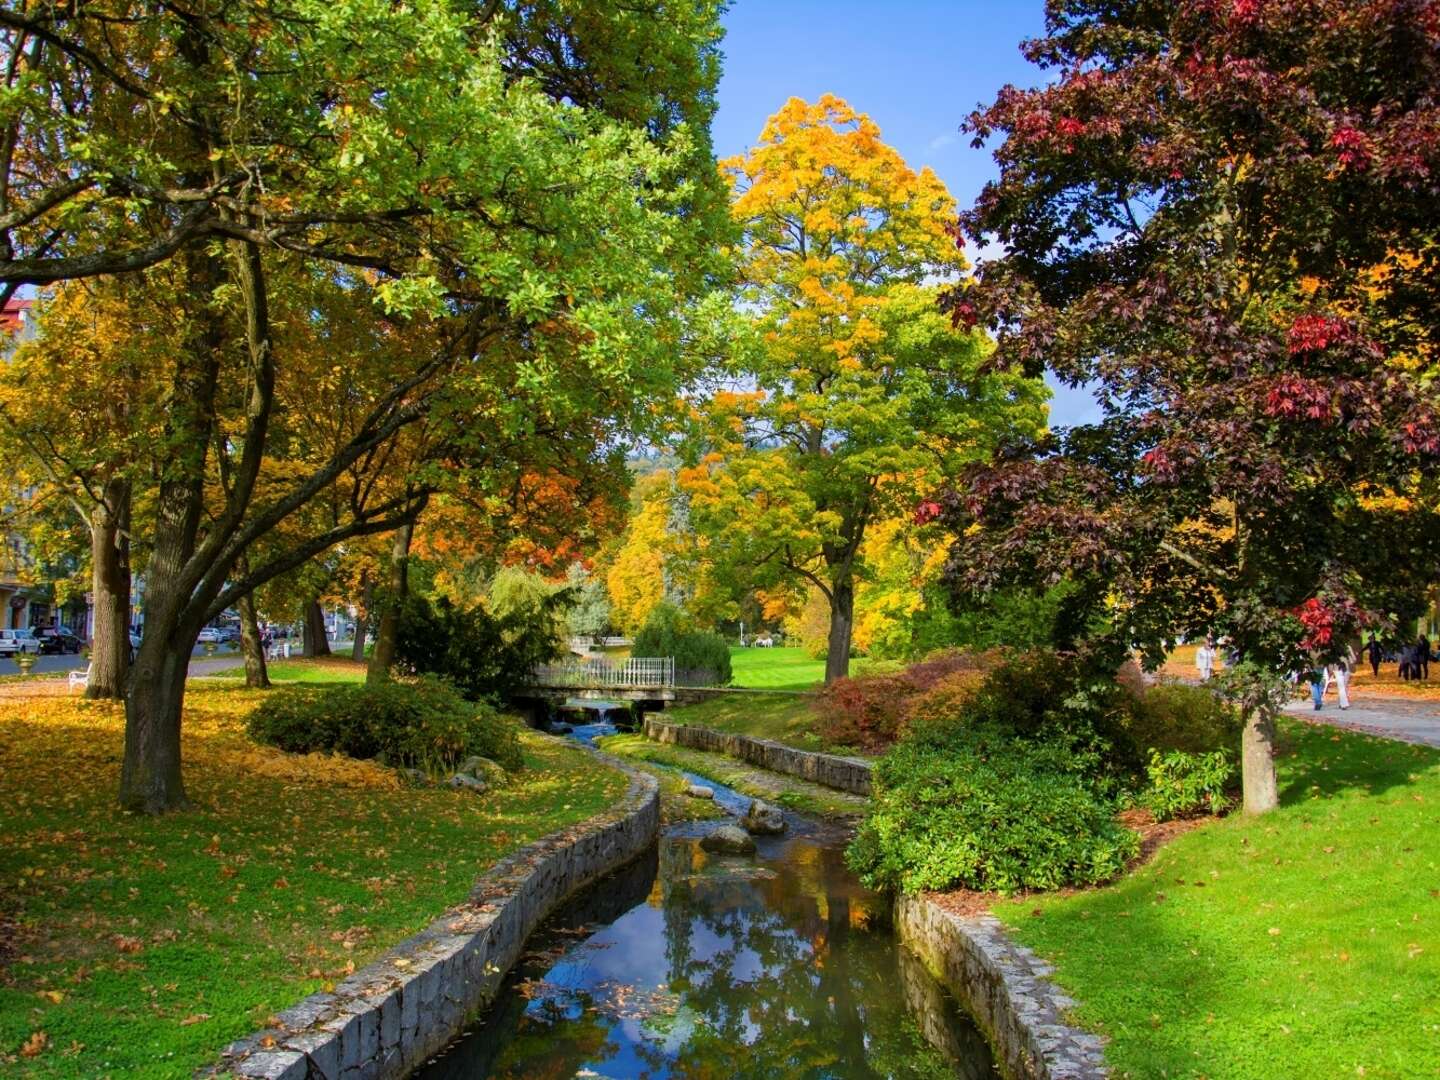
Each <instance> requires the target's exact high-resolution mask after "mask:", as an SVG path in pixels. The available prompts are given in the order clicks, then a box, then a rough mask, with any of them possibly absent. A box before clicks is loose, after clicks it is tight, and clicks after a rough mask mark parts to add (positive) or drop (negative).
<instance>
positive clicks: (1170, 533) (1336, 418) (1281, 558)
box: [941, 0, 1440, 809]
mask: <svg viewBox="0 0 1440 1080" xmlns="http://www.w3.org/2000/svg"><path fill="white" fill-rule="evenodd" d="M1046 10H1047V32H1046V35H1045V37H1043V38H1041V39H1039V40H1036V41H1033V42H1030V43H1028V44H1027V46H1026V51H1027V54H1028V55H1029V56H1030V57H1031V58H1032V59H1033V60H1035V61H1036V62H1037V63H1039V64H1041V65H1042V66H1044V67H1047V68H1050V69H1053V70H1054V72H1055V77H1054V78H1053V79H1052V80H1051V81H1050V82H1049V83H1048V84H1047V85H1045V86H1043V87H1041V88H1039V89H1035V90H1017V89H1015V88H1013V87H1010V88H1006V89H1005V90H1003V91H1002V92H1001V93H1000V94H999V96H998V97H997V98H996V100H995V101H994V103H992V104H991V105H989V106H987V107H985V108H982V109H980V110H979V111H977V112H976V113H975V114H974V115H973V116H972V117H971V118H970V120H969V122H968V125H967V127H968V129H969V130H970V131H971V132H972V133H973V134H974V136H975V140H976V142H977V144H979V143H984V142H986V141H989V140H991V139H992V138H998V139H999V140H1000V142H999V145H998V147H997V149H996V160H997V161H998V162H999V164H1000V167H1001V175H1000V178H999V179H998V180H996V181H994V182H993V183H991V184H989V185H988V186H987V187H986V188H985V190H984V192H983V194H982V195H981V196H980V198H979V201H978V202H977V204H976V205H975V207H974V208H972V209H971V210H969V211H967V212H965V213H964V214H962V215H960V218H959V228H960V231H961V232H962V234H963V235H965V236H968V237H970V238H973V239H976V240H978V241H981V242H998V243H999V244H1000V245H1002V246H1003V249H1004V255H1003V257H1000V258H997V259H994V260H991V261H988V262H985V263H983V264H982V265H981V267H980V269H979V272H978V279H979V280H978V283H977V285H976V286H975V287H974V288H973V289H967V290H953V291H951V292H950V293H949V294H948V296H947V300H946V303H947V307H948V310H950V311H951V313H952V315H953V317H954V319H955V320H956V323H957V325H961V326H975V325H980V326H984V327H986V328H989V329H990V330H991V331H992V332H993V333H994V334H995V337H996V351H995V355H994V358H993V362H994V363H995V364H996V365H997V366H999V367H1002V368H1005V369H1007V370H1019V371H1027V372H1031V373H1038V372H1039V371H1040V370H1041V369H1042V368H1048V369H1049V370H1050V371H1051V372H1053V373H1054V374H1055V375H1056V376H1057V377H1058V378H1060V379H1061V380H1062V381H1064V382H1066V383H1069V384H1071V385H1077V386H1078V385H1089V386H1091V387H1093V388H1094V389H1095V390H1096V394H1097V397H1098V399H1099V402H1100V405H1101V408H1102V410H1103V414H1104V418H1103V420H1102V421H1101V422H1099V423H1097V424H1094V425H1088V426H1083V427H1077V428H1073V429H1071V430H1069V431H1061V432H1055V433H1052V434H1051V435H1049V436H1047V437H1046V438H1044V439H1040V440H1036V441H1034V442H1032V443H1031V444H1030V445H1029V446H1019V447H1013V448H1011V449H1010V452H1008V453H1006V454H1004V455H1001V456H999V457H998V458H996V459H994V460H992V461H990V462H987V463H985V464H983V465H980V466H977V467H975V468H972V469H970V470H967V471H965V472H963V473H962V474H960V475H959V476H958V477H957V478H956V483H955V485H954V487H953V488H952V490H951V491H950V492H949V494H948V496H947V497H946V498H945V499H943V500H941V503H942V504H943V506H944V521H945V523H946V524H947V525H948V526H949V527H950V528H951V529H952V530H953V531H954V532H955V534H956V536H957V537H958V539H957V541H956V544H955V546H954V548H953V551H952V555H951V559H950V562H949V577H950V580H951V582H952V585H953V586H954V587H955V588H956V589H957V590H959V591H961V592H975V591H980V592H987V591H990V590H993V589H995V588H997V587H1001V586H1005V585H1011V584H1016V583H1027V582H1028V583H1030V584H1033V585H1037V586H1040V587H1044V586H1045V585H1047V584H1051V583H1054V582H1057V581H1060V580H1063V579H1069V580H1071V581H1072V582H1073V583H1075V585H1076V586H1077V587H1076V588H1074V589H1072V590H1070V591H1069V592H1067V598H1066V604H1067V606H1068V607H1069V609H1070V613H1069V616H1068V617H1067V618H1064V619H1062V620H1061V624H1062V626H1063V627H1065V628H1068V630H1067V634H1066V643H1067V644H1069V645H1071V646H1076V647H1079V648H1081V649H1082V650H1087V651H1089V652H1090V653H1092V654H1093V656H1094V657H1095V658H1097V659H1098V660H1101V661H1103V663H1104V665H1106V666H1109V667H1110V669H1111V670H1113V664H1114V663H1116V662H1118V660H1119V658H1120V657H1122V656H1123V655H1124V654H1125V652H1126V650H1128V649H1130V648H1132V647H1138V648H1139V649H1141V650H1142V651H1143V654H1144V656H1145V658H1146V659H1147V660H1148V661H1150V662H1152V663H1156V662H1158V661H1159V660H1160V659H1161V657H1162V655H1163V653H1164V651H1165V650H1166V649H1167V648H1168V647H1169V646H1170V645H1172V644H1173V643H1174V642H1175V641H1176V640H1177V639H1178V638H1179V637H1180V636H1181V635H1185V634H1188V635H1191V636H1195V635H1203V634H1205V633H1206V632H1207V631H1211V632H1215V633H1217V634H1221V635H1224V636H1226V637H1228V638H1229V639H1230V642H1231V644H1232V646H1233V647H1234V648H1235V649H1236V650H1238V652H1239V653H1240V654H1241V655H1242V656H1243V657H1244V658H1245V659H1246V660H1247V661H1248V662H1249V665H1250V666H1249V668H1248V670H1250V671H1251V672H1252V674H1254V675H1255V677H1256V679H1258V681H1256V682H1252V683H1249V684H1247V685H1246V686H1244V687H1241V690H1242V691H1243V692H1242V693H1241V696H1242V698H1243V699H1244V700H1245V701H1246V702H1247V704H1248V705H1249V706H1250V707H1251V708H1252V709H1253V711H1254V722H1253V723H1252V725H1251V727H1250V728H1249V729H1248V731H1247V736H1246V749H1247V761H1246V789H1247V805H1249V806H1250V807H1251V808H1252V809H1264V808H1266V807H1268V806H1269V805H1272V804H1273V801H1274V797H1275V791H1274V778H1273V769H1272V768H1271V766H1270V764H1269V742H1270V734H1271V732H1270V727H1269V723H1268V717H1269V716H1270V708H1271V707H1273V700H1274V699H1273V698H1271V697H1269V696H1267V694H1266V693H1265V692H1264V688H1265V687H1267V686H1273V680H1274V678H1275V677H1276V676H1277V675H1278V674H1280V673H1284V672H1286V671H1295V670H1300V671H1308V670H1311V669H1313V668H1314V667H1315V666H1316V665H1317V664H1318V663H1321V662H1323V661H1324V660H1326V659H1328V658H1331V657H1333V656H1334V655H1336V654H1337V653H1338V651H1339V650H1340V649H1341V648H1342V647H1343V644H1344V642H1345V640H1346V639H1347V638H1348V637H1349V636H1350V635H1351V634H1353V633H1354V631H1355V630H1356V629H1357V627H1358V626H1359V625H1360V624H1361V623H1362V622H1364V621H1366V620H1367V619H1374V618H1378V617H1383V615H1384V614H1385V613H1386V612H1389V611H1393V610H1395V606H1396V604H1397V603H1399V602H1401V601H1403V599H1404V597H1405V595H1406V594H1407V593H1408V594H1412V595H1413V594H1415V592H1416V590H1417V588H1418V587H1419V585H1420V584H1421V583H1422V582H1423V581H1424V580H1425V579H1426V578H1427V577H1428V574H1429V568H1430V567H1433V565H1434V559H1435V555H1436V554H1437V553H1440V546H1437V545H1440V529H1437V523H1440V518H1437V517H1436V516H1435V513H1434V509H1435V495H1436V491H1435V483H1434V477H1435V465H1436V460H1437V454H1440V412H1437V407H1440V401H1437V399H1436V395H1435V391H1434V388H1433V383H1432V376H1433V371H1432V365H1433V362H1434V355H1433V349H1432V343H1433V340H1434V330H1435V326H1436V318H1435V311H1436V307H1435V303H1434V301H1435V299H1436V298H1435V296H1434V288H1433V287H1434V283H1435V281H1436V277H1435V269H1436V266H1437V262H1436V259H1437V255H1440V248H1437V246H1436V242H1435V241H1436V235H1435V229H1436V218H1435V216H1434V213H1433V206H1434V199H1435V197H1436V195H1437V194H1440V190H1437V188H1440V180H1437V177H1440V111H1437V106H1436V101H1435V88H1436V86H1437V85H1440V69H1437V64H1440V60H1437V57H1440V50H1437V42H1440V26H1437V24H1436V22H1435V19H1434V13H1433V11H1432V10H1430V8H1429V7H1428V6H1426V5H1414V4H1403V3H1391V2H1383V0H1377V2H1370V3H1358V4H1351V3H1340V2H1338V0H1336V2H1332V0H1306V2H1299V3H1284V4H1262V3H1253V2H1249V0H1236V2H1234V3H1229V2H1226V3H1217V2H1214V0H1185V2H1181V3H1176V4H1163V5H1156V4H1151V3H1144V2H1127V3H1119V4H1113V3H1096V2H1091V0H1052V2H1051V3H1049V4H1048V5H1047V8H1046ZM1402 270H1403V273H1402V272H1401V271H1402ZM1396 500H1400V502H1398V503H1397V501H1396ZM1400 506H1404V507H1406V508H1407V509H1406V510H1405V511H1404V512H1401V511H1400V509H1399V507H1400Z"/></svg>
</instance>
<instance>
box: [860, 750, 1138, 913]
mask: <svg viewBox="0 0 1440 1080" xmlns="http://www.w3.org/2000/svg"><path fill="white" fill-rule="evenodd" d="M936 730H937V729H933V728H932V729H931V736H933V735H934V733H935V731H936ZM1068 743H1069V740H1066V739H1058V740H1048V739H1026V738H1020V737H1017V736H1016V735H1015V734H1014V733H1012V732H1008V731H1005V730H1002V729H999V728H997V727H995V726H993V725H975V724H973V723H966V724H963V725H957V726H954V727H952V728H951V729H950V730H949V731H948V733H947V734H946V736H945V737H944V738H943V739H936V738H933V737H919V738H909V739H906V740H905V741H903V742H901V743H899V744H898V745H897V746H896V747H895V748H894V749H892V750H891V751H890V752H889V753H888V754H886V755H885V757H884V758H882V759H881V760H880V762H879V765H878V766H877V769H876V772H875V793H874V795H873V796H872V798H871V803H870V807H869V810H868V812H867V814H866V817H865V821H864V823H863V824H862V825H861V827H860V831H859V833H858V834H857V835H856V837H855V840H854V841H853V842H852V843H851V845H850V848H849V850H848V852H847V860H848V861H849V863H850V866H851V867H852V868H853V869H854V870H855V871H856V872H858V873H859V874H860V875H861V877H862V879H863V880H864V881H865V883H866V884H867V885H869V886H871V887H873V888H898V889H901V890H903V891H905V892H915V891H918V890H922V889H946V888H952V887H954V886H957V885H963V886H967V887H969V888H972V889H987V890H988V889H994V890H999V891H1001V892H1007V893H1008V892H1014V891H1015V890H1017V889H1054V888H1059V887H1061V886H1063V885H1076V884H1092V883H1096V882H1101V881H1105V880H1107V879H1109V878H1112V877H1114V876H1115V875H1116V874H1118V873H1119V872H1120V871H1121V869H1123V868H1124V866H1125V863H1126V862H1127V861H1128V860H1129V859H1130V858H1132V857H1133V856H1134V855H1135V854H1136V852H1137V851H1138V850H1139V840H1138V837H1136V835H1135V834H1134V833H1132V832H1130V831H1129V830H1128V829H1125V828H1124V827H1122V826H1121V825H1119V824H1118V823H1117V822H1116V821H1115V817H1114V814H1115V808H1114V805H1113V803H1112V801H1111V800H1110V799H1108V798H1106V797H1104V796H1103V795H1102V794H1100V793H1099V792H1098V791H1097V790H1096V788H1095V787H1094V786H1093V785H1092V784H1091V783H1090V782H1088V780H1087V778H1086V776H1084V775H1083V774H1082V773H1081V772H1079V771H1077V769H1076V767H1075V764H1076V763H1075V760H1074V757H1073V755H1072V753H1071V750H1070V746H1069V745H1068Z"/></svg>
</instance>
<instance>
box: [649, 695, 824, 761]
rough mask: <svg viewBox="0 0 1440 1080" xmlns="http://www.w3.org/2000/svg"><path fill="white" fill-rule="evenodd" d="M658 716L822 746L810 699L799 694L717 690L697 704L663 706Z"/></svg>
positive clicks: (808, 747) (807, 747)
mask: <svg viewBox="0 0 1440 1080" xmlns="http://www.w3.org/2000/svg"><path fill="white" fill-rule="evenodd" d="M659 719H661V720H664V721H666V722H668V723H674V724H696V725H698V726H700V727H708V728H715V729H716V730H717V731H729V732H733V733H735V734H737V735H750V736H752V737H754V738H757V739H774V740H775V741H776V742H783V743H785V744H787V745H789V746H796V747H799V748H800V749H802V750H820V749H822V747H821V744H820V736H818V735H816V734H815V730H814V728H815V715H814V713H813V712H812V711H811V699H810V698H809V697H808V696H801V695H799V694H717V695H715V696H714V697H710V698H707V699H706V700H705V701H702V702H700V703H699V704H697V705H681V706H677V707H675V708H670V709H666V710H665V711H664V712H663V713H661V714H660V716H659Z"/></svg>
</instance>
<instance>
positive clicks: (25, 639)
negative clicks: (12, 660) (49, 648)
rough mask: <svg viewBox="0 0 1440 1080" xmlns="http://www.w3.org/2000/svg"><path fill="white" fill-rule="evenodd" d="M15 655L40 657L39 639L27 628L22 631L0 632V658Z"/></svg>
mask: <svg viewBox="0 0 1440 1080" xmlns="http://www.w3.org/2000/svg"><path fill="white" fill-rule="evenodd" d="M17 653H34V654H35V655H36V656H39V655H40V639H39V638H37V637H36V636H35V631H34V630H31V629H30V628H29V627H28V626H27V627H26V628H25V629H23V630H0V656H15V655H16V654H17Z"/></svg>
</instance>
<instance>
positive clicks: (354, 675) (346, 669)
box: [206, 656, 366, 683]
mask: <svg viewBox="0 0 1440 1080" xmlns="http://www.w3.org/2000/svg"><path fill="white" fill-rule="evenodd" d="M365 668H366V664H365V661H363V660H351V659H348V658H346V657H340V656H323V657H318V658H316V659H312V660H304V659H298V658H297V659H294V660H275V661H272V662H270V663H268V664H266V665H265V670H266V672H267V673H268V674H269V676H270V681H271V682H277V683H291V682H303V683H346V682H363V681H364V680H365ZM244 677H245V668H244V666H243V665H242V666H240V667H233V668H226V669H225V670H223V671H217V672H215V673H214V674H213V675H209V676H206V678H211V679H243V678H244Z"/></svg>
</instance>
